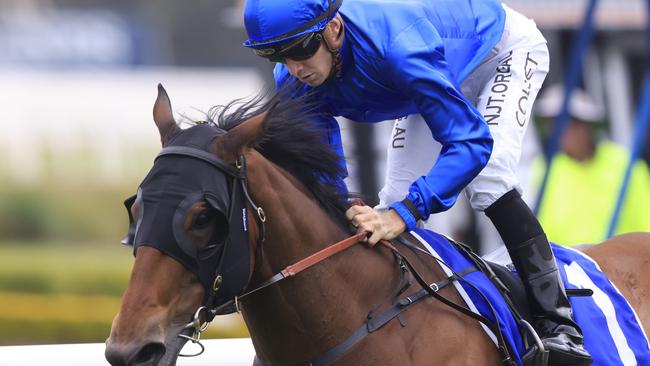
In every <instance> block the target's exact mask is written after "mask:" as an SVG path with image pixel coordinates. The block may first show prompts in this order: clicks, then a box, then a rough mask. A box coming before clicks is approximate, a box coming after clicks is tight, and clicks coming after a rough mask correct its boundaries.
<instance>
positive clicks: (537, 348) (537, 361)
mask: <svg viewBox="0 0 650 366" xmlns="http://www.w3.org/2000/svg"><path fill="white" fill-rule="evenodd" d="M519 323H520V325H522V326H523V327H524V328H525V330H526V331H527V332H528V333H529V334H530V335H531V337H533V340H534V341H535V344H534V345H533V346H532V347H528V346H527V344H525V346H526V349H527V351H526V353H524V355H523V356H522V357H521V362H522V364H523V365H524V366H548V358H549V351H548V350H547V349H546V348H545V347H544V344H543V343H542V339H541V338H539V335H538V334H537V332H536V331H535V328H533V326H532V325H530V323H528V322H527V321H525V320H524V319H520V320H519ZM525 339H527V338H526V337H525V336H524V340H525ZM524 343H527V342H524Z"/></svg>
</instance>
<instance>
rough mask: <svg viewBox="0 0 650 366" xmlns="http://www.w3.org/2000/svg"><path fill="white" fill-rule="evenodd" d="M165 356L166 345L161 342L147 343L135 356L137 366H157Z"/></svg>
mask: <svg viewBox="0 0 650 366" xmlns="http://www.w3.org/2000/svg"><path fill="white" fill-rule="evenodd" d="M164 354H165V345H164V344H162V343H159V342H152V343H147V344H146V345H145V346H144V347H142V348H141V349H140V352H138V354H137V355H136V356H135V360H134V361H135V364H136V365H144V364H146V365H157V364H158V362H159V361H160V359H161V358H162V357H163V355H164Z"/></svg>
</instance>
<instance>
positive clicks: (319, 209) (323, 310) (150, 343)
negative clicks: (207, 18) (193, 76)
mask: <svg viewBox="0 0 650 366" xmlns="http://www.w3.org/2000/svg"><path fill="white" fill-rule="evenodd" d="M299 104H300V103H299V102H290V101H287V100H285V99H282V98H280V99H277V98H276V99H273V100H271V101H270V102H267V103H264V104H262V105H261V106H259V107H258V108H253V107H252V106H251V105H247V106H244V107H240V108H239V109H238V110H237V111H235V113H232V114H230V117H229V118H227V117H225V114H224V113H223V112H222V114H221V115H220V118H219V119H220V122H221V123H220V126H221V127H222V129H221V128H217V127H211V128H212V129H213V130H218V131H220V132H219V133H217V134H216V136H215V137H214V138H213V139H212V140H210V142H209V146H208V150H209V151H210V152H211V153H212V154H213V156H214V157H216V158H218V161H220V162H227V163H228V165H232V166H237V167H238V168H239V169H240V170H242V168H244V169H243V170H244V174H245V177H246V180H243V185H244V188H243V190H244V191H247V192H244V193H245V195H247V196H248V195H249V199H247V200H246V202H247V203H246V204H245V207H246V208H245V211H246V212H245V213H244V214H245V215H244V216H245V217H244V222H245V223H247V221H246V217H256V218H257V219H256V220H255V221H253V220H250V221H251V222H250V223H248V225H244V226H245V230H247V231H246V237H245V240H243V242H231V243H229V244H228V245H230V246H231V247H232V246H239V247H244V248H246V255H245V256H246V257H247V258H246V260H247V261H246V263H247V265H248V267H247V270H248V274H247V275H250V281H249V282H248V281H247V280H248V279H246V280H245V281H244V287H246V288H241V289H238V291H239V294H241V292H245V291H244V290H250V289H253V288H256V287H258V286H259V285H261V284H264V283H265V281H267V280H268V279H269V278H271V277H272V276H274V275H275V274H277V273H279V272H280V271H281V270H282V269H284V268H285V267H287V266H288V265H290V264H292V263H296V262H298V261H299V260H301V259H303V258H306V257H308V256H310V255H312V254H313V253H316V252H318V251H320V250H322V249H323V248H326V247H328V246H330V245H332V244H333V243H336V242H339V241H341V240H343V239H345V238H347V237H349V236H350V234H351V233H352V232H351V231H350V229H349V228H348V225H347V224H346V222H345V217H344V215H343V210H344V209H345V203H344V202H342V201H341V199H340V197H338V196H337V195H336V192H335V191H331V190H328V189H327V187H326V185H324V184H322V182H323V181H327V179H328V177H333V176H336V174H339V173H340V164H339V161H338V158H337V156H336V155H335V154H334V153H333V152H331V151H330V149H329V148H328V147H327V145H326V144H324V143H323V142H321V140H320V138H319V134H318V131H316V130H314V129H313V128H312V129H310V128H306V127H305V126H306V125H307V123H306V122H305V120H304V118H305V116H304V115H303V116H302V117H296V116H300V113H299V110H300V108H301V107H300V105H299ZM154 121H155V123H156V125H157V127H158V129H159V131H160V135H161V140H162V144H163V147H167V146H168V145H170V144H172V143H174V144H178V141H179V140H180V139H181V137H182V136H183V135H184V134H186V132H185V131H190V130H192V129H195V128H204V129H205V126H203V127H198V126H194V127H191V128H189V129H187V130H183V131H182V132H181V130H179V128H178V127H177V124H176V122H175V121H174V118H173V115H172V111H171V107H170V103H169V100H168V97H167V94H166V93H165V91H164V89H162V88H160V87H159V96H158V99H157V100H156V103H155V106H154ZM187 133H191V132H187ZM179 136H181V137H179ZM163 151H164V149H163ZM177 152H178V151H177ZM180 155H181V156H176V157H175V158H176V159H177V161H176V165H169V166H168V167H169V169H170V170H173V169H174V168H176V167H178V165H179V164H180V165H184V164H190V161H191V160H192V159H194V160H196V156H194V157H193V156H183V155H186V154H180ZM197 155H201V156H203V154H197ZM242 156H243V157H244V158H245V160H244V159H242V158H241V157H242ZM201 159H208V160H209V161H212V160H210V158H206V157H202V158H201ZM161 160H164V159H161ZM242 163H243V164H242ZM156 164H158V163H156ZM219 164H221V163H212V165H219ZM208 165H209V164H208ZM161 167H162V165H161ZM156 169H157V168H156V165H154V168H153V169H152V172H150V175H149V176H148V178H146V179H145V182H143V185H142V186H141V189H142V191H143V192H144V191H145V190H147V189H149V188H148V186H145V183H146V182H148V179H151V181H152V182H153V180H154V179H156V177H158V176H160V175H163V174H166V172H165V171H164V169H162V168H160V169H158V170H156ZM206 169H210V168H206ZM223 169H227V168H223ZM154 170H155V171H154ZM197 170H198V169H194V170H192V169H189V168H188V171H187V172H185V174H188V175H189V176H183V177H182V178H183V179H185V180H187V181H188V182H190V181H192V180H200V179H201V178H199V177H194V176H192V174H191V173H193V172H194V173H196V172H197ZM170 174H171V175H173V176H178V175H179V174H180V173H173V172H171V173H170ZM197 174H198V173H197ZM232 174H233V175H234V174H236V173H232ZM224 175H226V174H224ZM152 176H153V177H152ZM170 179H171V178H170ZM222 183H223V184H224V185H225V186H226V190H228V192H229V193H228V194H231V193H232V192H233V191H234V190H236V189H237V183H236V179H234V178H233V180H232V181H231V182H227V180H226V181H223V182H222ZM147 184H149V183H147ZM151 184H153V183H151ZM170 184H171V183H170ZM149 190H151V189H149ZM146 194H148V193H146V192H145V193H143V196H144V199H140V200H139V201H136V202H135V203H134V204H133V205H132V206H131V207H130V210H131V214H132V216H133V217H135V218H138V217H139V218H140V223H139V224H138V225H139V227H138V232H141V231H146V230H147V228H146V227H145V226H146V225H147V222H154V221H146V219H147V216H148V215H161V212H163V211H165V210H164V209H155V208H154V209H153V210H152V209H150V208H149V206H147V205H152V204H155V202H153V203H148V202H147V199H149V200H150V201H155V200H151V199H150V198H147V196H146ZM232 194H234V193H232ZM232 194H231V195H232ZM161 197H162V196H161ZM143 202H144V203H143ZM255 205H257V206H259V207H263V208H264V210H266V215H265V217H264V215H261V213H262V212H263V211H262V210H257V209H256V208H255V207H256V206H255ZM141 206H144V207H146V209H144V208H143V207H141ZM217 206H219V204H215V203H212V200H209V199H202V198H199V199H197V200H195V201H191V202H190V204H188V205H187V209H186V210H185V211H181V212H182V215H181V216H182V217H180V219H179V220H180V223H181V224H180V226H179V227H180V229H178V230H180V231H182V232H183V233H182V234H181V236H182V237H184V238H187V240H188V242H189V244H190V245H191V246H192V247H193V248H191V249H189V252H192V253H195V255H196V253H200V252H201V251H202V250H205V248H211V247H212V246H211V244H210V243H211V242H212V241H214V240H215V239H214V238H215V233H216V234H217V235H216V237H217V238H219V239H218V240H217V241H220V242H224V241H226V242H227V240H226V239H224V235H223V232H224V230H223V228H224V227H228V225H229V222H227V219H226V217H228V213H227V210H225V209H222V210H221V211H219V210H215V209H214V207H217ZM222 206H223V205H222ZM231 206H232V205H231ZM235 206H236V205H235ZM258 212H259V213H260V214H259V215H258ZM172 216H179V215H178V212H177V213H176V215H173V213H171V214H169V215H167V217H166V218H164V220H167V221H155V222H169V226H172V223H171V222H172V220H173V219H172ZM264 219H265V220H264ZM233 227H235V226H233V225H230V228H231V229H230V231H229V235H231V236H232V235H234V234H233ZM175 230H176V229H175ZM175 233H176V232H175ZM138 235H143V234H136V235H135V240H136V243H135V244H136V246H135V248H136V252H135V254H136V258H135V263H134V266H133V272H132V276H131V279H130V282H129V285H128V288H127V289H126V292H125V294H124V296H123V299H122V305H121V308H120V311H119V313H118V314H117V316H116V317H115V319H114V321H113V326H112V329H111V334H110V337H109V338H108V340H107V342H106V358H107V360H108V361H109V362H110V363H111V364H112V365H114V366H116V365H171V364H175V362H176V358H177V354H178V352H179V351H180V348H181V347H182V346H183V344H184V343H185V341H186V339H187V338H181V337H179V334H187V331H188V328H187V327H186V324H187V323H188V321H189V320H190V319H192V316H193V314H195V312H196V309H197V308H199V307H200V306H201V305H205V304H206V302H210V301H212V300H214V297H210V296H208V294H207V293H208V292H210V291H211V290H210V286H209V282H208V284H207V285H206V281H204V280H202V279H201V273H202V272H200V271H198V272H197V270H196V269H195V268H194V267H192V263H193V262H191V261H189V260H187V259H183V258H184V257H183V254H174V252H173V251H171V252H170V251H169V250H168V249H165V248H164V247H163V248H162V249H161V247H157V246H156V245H155V243H146V244H141V245H139V243H138ZM169 235H173V236H174V235H175V236H177V237H178V235H177V234H169ZM169 235H168V236H169ZM225 236H228V234H226V235H225ZM405 236H406V237H407V239H408V237H409V236H410V235H409V234H405ZM262 237H263V241H262V240H261V239H262ZM160 238H161V239H160V240H165V237H164V236H160ZM172 241H173V240H172ZM225 250H227V249H225ZM187 251H188V250H185V252H187ZM402 252H403V253H404V256H405V257H408V259H409V260H410V262H411V263H412V265H413V267H414V269H415V270H417V271H418V272H419V273H422V274H423V276H424V279H425V281H427V283H433V282H438V281H441V280H442V279H445V278H446V277H447V276H446V275H445V274H444V272H443V270H442V268H441V267H440V266H439V265H438V264H437V263H435V261H433V260H432V259H431V258H430V257H428V256H426V255H423V254H421V253H419V252H417V251H412V250H406V249H404V248H402ZM586 252H587V253H588V254H590V255H591V256H592V257H593V258H595V259H596V260H597V261H598V262H599V263H600V265H601V267H602V269H603V270H604V271H605V272H607V274H608V275H609V276H610V278H611V279H612V281H613V282H614V283H615V284H616V285H617V286H618V288H619V289H620V290H621V291H622V292H623V294H624V295H625V296H626V297H627V298H628V299H630V302H631V303H632V305H633V306H634V308H635V309H636V310H637V312H638V315H639V316H640V318H641V320H642V321H643V323H644V324H650V319H648V317H650V304H648V301H649V300H647V299H648V297H647V296H646V294H647V293H648V291H650V282H649V280H648V279H649V278H650V276H649V274H650V273H648V271H650V269H648V266H646V265H645V264H647V261H648V259H650V234H629V235H624V236H620V237H617V238H614V239H611V240H609V241H607V242H605V243H603V244H601V245H599V246H594V247H592V248H589V249H588V250H587V251H586ZM170 253H171V255H170ZM198 257H199V255H197V258H198ZM179 258H180V260H179ZM396 261H397V260H396V256H395V254H394V252H392V251H391V250H390V249H388V248H386V247H384V246H376V247H374V248H369V247H367V246H365V245H361V244H359V245H353V246H351V247H350V248H349V249H347V250H345V251H344V252H341V253H338V254H335V255H333V256H331V257H329V258H327V259H325V260H323V261H322V262H320V263H318V264H317V265H314V266H312V267H310V268H308V269H306V270H304V271H303V272H300V273H299V274H297V275H295V276H294V277H291V278H287V279H285V280H284V281H279V282H277V283H273V284H271V285H269V286H268V287H265V288H263V289H261V290H259V291H257V292H255V293H253V294H251V295H248V296H245V297H244V298H242V299H241V301H239V302H238V303H237V304H236V305H237V306H238V307H239V308H240V310H241V312H242V315H243V317H244V320H245V321H246V324H247V327H248V329H249V332H250V334H251V338H252V341H253V345H254V347H255V351H256V353H257V355H258V357H259V360H256V361H255V364H256V365H262V364H264V365H269V366H275V365H298V364H304V362H305V361H306V360H313V359H314V358H316V357H318V356H320V355H322V354H323V353H325V352H326V351H328V350H330V349H332V348H334V347H336V346H337V345H339V344H340V343H341V342H342V341H343V340H345V339H346V338H348V337H349V336H350V334H352V333H354V332H355V331H356V330H357V329H359V328H360V327H362V325H363V324H364V323H366V322H367V321H368V314H369V311H371V310H373V309H374V310H377V311H378V313H381V311H382V310H383V309H386V308H388V307H389V306H390V305H391V301H393V300H394V299H395V296H396V289H402V290H403V291H404V293H405V294H409V293H413V292H415V291H417V290H420V289H421V287H420V286H419V285H418V284H417V283H415V284H410V283H408V282H406V283H405V281H404V277H405V276H404V272H403V270H402V269H401V268H400V267H399V266H398V265H396ZM188 263H189V264H188ZM193 268H194V269H193ZM217 277H218V278H219V279H218V281H217ZM217 277H215V278H214V281H215V283H217V282H218V284H219V285H221V281H223V283H224V284H225V283H226V282H227V281H228V280H229V278H228V277H226V276H225V275H224V276H223V277H221V276H217ZM409 286H410V287H409ZM439 293H440V294H441V295H443V296H444V297H446V298H447V299H449V300H451V301H452V302H454V303H457V304H461V305H464V302H463V300H462V298H461V297H460V295H459V294H458V293H457V292H456V290H455V288H454V286H448V287H445V288H442V289H441V290H440V291H439ZM225 300H231V299H225ZM225 300H224V301H225ZM228 304H229V303H226V305H228ZM205 316H206V312H202V313H201V314H200V318H201V320H202V321H203V320H205ZM646 327H647V325H646ZM647 330H648V329H646V331H647ZM251 362H253V361H251ZM328 364H332V365H389V366H390V365H400V366H403V365H500V364H502V362H501V357H500V354H499V352H498V351H497V349H496V347H495V345H494V343H493V342H492V341H491V340H490V339H489V338H488V337H487V336H486V334H485V332H484V331H483V329H482V328H481V326H480V324H479V322H477V321H476V320H475V319H472V318H470V317H468V316H466V315H463V314H461V313H460V312H458V311H456V310H454V309H452V308H450V307H449V306H446V305H444V304H443V303H441V302H440V301H438V300H436V299H434V298H432V297H426V298H425V299H424V300H422V301H421V302H419V303H417V304H416V305H414V306H412V307H410V308H409V309H408V311H405V312H404V313H403V314H401V315H400V317H398V318H397V319H393V320H392V321H389V322H388V323H386V325H384V326H383V327H381V328H380V329H378V330H377V331H374V332H372V333H370V334H369V335H367V336H366V337H365V338H363V339H362V340H361V341H359V342H358V343H356V344H355V345H354V346H352V347H350V349H349V350H346V352H343V353H342V354H341V355H340V356H337V357H336V358H335V359H334V360H332V361H331V362H329V363H328Z"/></svg>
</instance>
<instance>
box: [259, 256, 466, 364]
mask: <svg viewBox="0 0 650 366" xmlns="http://www.w3.org/2000/svg"><path fill="white" fill-rule="evenodd" d="M476 270H477V269H476V268H475V267H470V268H468V269H466V270H464V271H463V272H461V273H459V274H458V275H453V276H451V277H448V278H445V279H444V280H442V281H440V282H437V283H433V284H431V285H429V286H428V287H430V288H431V289H432V290H433V291H436V292H437V291H439V290H441V289H443V288H445V287H447V286H448V285H450V284H451V283H452V282H454V281H456V280H457V279H458V277H457V276H461V277H462V276H465V275H467V274H470V273H472V272H475V271H476ZM428 296H429V292H428V291H427V290H425V289H421V290H420V291H417V292H415V293H413V294H411V295H409V296H407V297H405V298H404V299H402V300H400V301H398V302H397V303H395V304H394V305H393V306H391V307H390V308H388V309H386V310H385V311H384V312H383V313H382V314H381V315H379V316H377V317H373V318H371V319H369V320H368V322H366V323H365V324H363V325H362V326H361V327H360V328H359V329H357V330H356V331H355V332H354V333H352V335H350V336H349V337H348V338H347V339H345V340H344V341H342V342H341V343H339V344H338V345H336V346H335V347H334V348H332V349H330V350H329V351H327V352H325V353H323V354H322V355H320V356H318V357H317V358H315V359H313V360H311V361H309V362H304V363H300V364H299V365H297V366H324V365H327V364H329V363H331V362H333V361H334V360H336V359H337V358H339V357H340V356H342V355H343V354H345V353H346V352H347V351H349V350H350V349H351V348H352V347H354V346H355V345H356V344H357V343H359V342H360V341H361V340H362V339H364V338H365V337H366V336H368V335H370V333H372V332H374V331H376V330H378V329H380V328H382V327H383V326H384V325H386V324H387V323H388V322H390V321H391V320H393V319H394V318H396V317H397V316H398V315H400V314H401V313H402V312H404V311H406V310H407V309H408V308H409V307H410V306H411V305H414V304H416V303H418V302H420V301H421V300H422V299H424V298H426V297H428ZM255 364H256V365H259V366H266V364H265V363H264V362H263V361H262V360H261V359H260V358H259V357H257V355H256V356H255Z"/></svg>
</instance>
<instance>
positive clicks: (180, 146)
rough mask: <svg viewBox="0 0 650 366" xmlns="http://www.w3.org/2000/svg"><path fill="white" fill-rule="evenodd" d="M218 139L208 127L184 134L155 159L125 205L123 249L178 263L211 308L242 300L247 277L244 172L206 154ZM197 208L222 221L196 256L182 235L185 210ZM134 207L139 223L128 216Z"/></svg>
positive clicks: (189, 242) (209, 153) (248, 278)
mask: <svg viewBox="0 0 650 366" xmlns="http://www.w3.org/2000/svg"><path fill="white" fill-rule="evenodd" d="M222 133H223V131H221V130H219V129H216V128H214V127H211V126H209V125H206V124H199V125H196V126H193V127H191V128H188V129H186V130H182V131H181V132H180V133H178V134H177V135H176V136H175V137H174V138H173V139H172V140H171V141H170V142H169V144H168V145H167V146H166V147H165V148H163V149H162V151H161V152H160V153H159V154H158V156H157V157H156V159H155V161H154V165H153V167H152V169H151V170H150V171H149V174H148V175H147V176H146V177H145V179H144V180H143V181H142V183H141V184H140V187H139V188H138V193H137V195H136V196H134V197H131V198H129V199H127V200H126V201H125V202H124V204H125V205H126V206H127V210H128V212H129V220H130V223H131V225H130V227H129V233H128V235H127V237H126V238H125V239H124V240H123V241H122V243H123V244H126V245H132V246H133V247H134V255H135V254H136V251H137V248H138V247H140V246H149V247H153V248H156V249H158V250H160V251H161V252H163V253H164V254H166V255H168V256H170V257H172V258H174V259H175V260H177V261H178V262H180V263H181V264H182V265H183V266H185V268H187V269H188V270H189V271H191V272H193V273H194V274H195V275H196V276H197V277H198V279H199V280H200V281H201V283H202V284H203V287H204V288H205V291H206V292H205V293H206V297H205V299H204V304H205V305H207V306H210V307H212V308H215V307H218V306H219V305H222V304H224V303H226V302H228V301H230V300H232V299H233V298H234V297H235V296H237V295H239V294H241V293H242V292H243V290H245V289H246V287H248V282H249V280H250V272H251V271H250V268H251V263H250V262H251V260H250V247H249V238H248V220H247V211H246V204H245V202H246V196H245V194H244V189H245V188H244V184H245V169H243V167H242V169H237V168H235V167H234V166H232V165H229V164H226V163H225V162H223V161H222V160H220V159H219V158H217V157H216V156H215V155H214V154H213V153H212V152H211V151H210V147H211V143H212V141H213V140H214V139H215V138H216V137H217V136H218V135H220V134H222ZM197 202H206V203H207V205H208V206H209V207H210V208H211V209H212V210H215V211H216V213H215V215H216V217H218V218H220V219H219V220H218V221H219V222H218V224H217V225H219V227H217V228H215V232H218V233H220V235H215V236H213V237H212V238H211V239H210V242H209V243H208V245H207V247H206V248H203V249H200V250H197V248H196V247H195V246H194V245H193V244H192V242H191V241H190V239H189V238H188V237H187V236H186V233H185V230H184V229H183V223H184V220H185V217H186V215H187V211H188V209H189V208H190V207H191V206H192V205H193V204H195V203H197ZM133 203H137V206H138V210H139V214H138V216H139V217H137V218H134V217H133V216H132V214H131V206H132V205H133ZM207 302H210V303H209V304H208V303H207ZM229 311H230V309H229Z"/></svg>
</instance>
